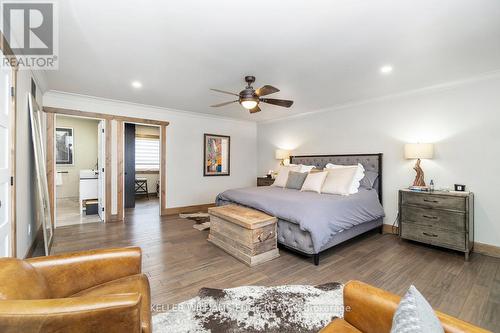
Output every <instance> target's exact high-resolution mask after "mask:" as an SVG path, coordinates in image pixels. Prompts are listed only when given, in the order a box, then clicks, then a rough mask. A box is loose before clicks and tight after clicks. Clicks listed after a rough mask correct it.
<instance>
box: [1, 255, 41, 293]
mask: <svg viewBox="0 0 500 333" xmlns="http://www.w3.org/2000/svg"><path fill="white" fill-rule="evenodd" d="M0 281H2V283H0V299H9V300H29V299H44V298H50V292H49V288H48V287H47V282H46V280H45V278H44V277H43V275H41V274H40V273H39V272H37V270H36V269H35V268H34V267H33V266H31V265H30V264H29V263H27V262H25V261H23V260H20V259H15V258H2V259H0Z"/></svg>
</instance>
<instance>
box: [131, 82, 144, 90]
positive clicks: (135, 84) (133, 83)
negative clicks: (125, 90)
mask: <svg viewBox="0 0 500 333" xmlns="http://www.w3.org/2000/svg"><path fill="white" fill-rule="evenodd" d="M132 87H134V88H136V89H139V88H142V83H141V82H139V81H132Z"/></svg>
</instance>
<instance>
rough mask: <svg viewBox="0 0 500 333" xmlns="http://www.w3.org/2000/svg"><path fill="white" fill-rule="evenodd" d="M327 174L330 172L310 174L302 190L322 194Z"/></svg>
mask: <svg viewBox="0 0 500 333" xmlns="http://www.w3.org/2000/svg"><path fill="white" fill-rule="evenodd" d="M327 174H328V172H326V171H322V172H314V173H308V174H307V177H306V180H305V181H304V184H303V185H302V188H301V189H300V190H301V191H303V192H305V191H310V192H317V193H321V188H322V187H323V183H324V182H325V179H326V175H327Z"/></svg>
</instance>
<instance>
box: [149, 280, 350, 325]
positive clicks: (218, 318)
mask: <svg viewBox="0 0 500 333" xmlns="http://www.w3.org/2000/svg"><path fill="white" fill-rule="evenodd" d="M342 292H343V285H342V284H340V283H336V282H335V283H328V284H324V285H319V286H315V287H313V286H302V285H295V286H294V285H291V286H279V287H256V286H247V287H238V288H232V289H210V288H202V289H201V290H200V291H199V293H198V296H197V297H195V298H192V299H190V300H187V301H185V302H182V303H180V304H178V305H176V306H174V307H173V308H172V309H169V310H168V311H167V312H162V313H159V314H156V315H155V316H154V317H153V328H154V332H155V333H167V332H168V333H172V332H176V333H177V332H212V333H217V332H224V333H228V332H229V333H236V332H248V333H256V332H272V333H278V332H280V333H281V332H290V333H291V332H293V333H302V332H307V333H309V332H318V331H319V330H320V329H321V328H323V327H325V326H326V325H327V324H328V323H329V322H330V321H331V320H332V319H333V318H336V317H342V315H343V297H342Z"/></svg>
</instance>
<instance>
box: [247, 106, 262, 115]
mask: <svg viewBox="0 0 500 333" xmlns="http://www.w3.org/2000/svg"><path fill="white" fill-rule="evenodd" d="M248 111H250V113H257V112H260V111H261V110H260V108H259V106H258V105H257V106H256V107H254V108H253V109H250V110H248Z"/></svg>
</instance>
